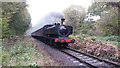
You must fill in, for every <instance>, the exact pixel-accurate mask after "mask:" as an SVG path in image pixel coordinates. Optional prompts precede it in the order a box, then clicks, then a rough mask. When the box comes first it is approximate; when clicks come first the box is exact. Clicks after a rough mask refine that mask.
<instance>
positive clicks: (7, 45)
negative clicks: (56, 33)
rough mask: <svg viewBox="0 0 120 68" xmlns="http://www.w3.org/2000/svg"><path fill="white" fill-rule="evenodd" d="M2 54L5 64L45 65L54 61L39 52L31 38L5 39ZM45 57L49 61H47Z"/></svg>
mask: <svg viewBox="0 0 120 68" xmlns="http://www.w3.org/2000/svg"><path fill="white" fill-rule="evenodd" d="M0 56H1V57H2V65H3V66H44V65H45V64H50V62H51V61H52V60H51V59H49V58H46V57H44V54H42V53H41V52H38V50H36V49H35V47H33V43H32V42H31V41H30V40H29V39H20V40H18V41H16V42H13V41H9V40H4V41H3V46H2V54H0ZM45 59H46V60H48V61H47V62H45Z"/></svg>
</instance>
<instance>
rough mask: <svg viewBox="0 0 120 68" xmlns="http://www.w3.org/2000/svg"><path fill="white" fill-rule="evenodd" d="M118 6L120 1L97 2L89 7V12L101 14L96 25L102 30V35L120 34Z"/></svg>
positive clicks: (92, 14) (94, 14)
mask: <svg viewBox="0 0 120 68" xmlns="http://www.w3.org/2000/svg"><path fill="white" fill-rule="evenodd" d="M118 8H119V3H111V2H108V3H106V2H98V3H97V2H95V3H93V4H92V6H90V7H89V10H88V14H90V15H91V16H96V15H98V16H100V19H99V20H98V21H97V22H96V24H95V25H94V26H96V29H99V30H100V31H101V32H100V33H101V34H102V35H118V34H119V33H120V31H119V30H120V28H119V26H118V24H119V22H118V21H119V17H118V16H119V14H118V10H119V9H118ZM96 31H97V30H96Z"/></svg>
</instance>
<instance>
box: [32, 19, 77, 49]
mask: <svg viewBox="0 0 120 68" xmlns="http://www.w3.org/2000/svg"><path fill="white" fill-rule="evenodd" d="M64 21H65V19H64V18H62V19H61V24H60V23H55V24H53V25H45V26H43V28H41V29H39V30H37V31H35V32H33V33H32V34H31V36H32V37H34V38H36V39H39V40H40V41H42V42H44V43H46V44H49V45H52V46H63V47H66V46H69V45H68V44H69V43H74V42H75V40H74V39H71V38H69V37H68V36H69V35H70V34H72V33H73V27H72V26H68V25H63V22H64Z"/></svg>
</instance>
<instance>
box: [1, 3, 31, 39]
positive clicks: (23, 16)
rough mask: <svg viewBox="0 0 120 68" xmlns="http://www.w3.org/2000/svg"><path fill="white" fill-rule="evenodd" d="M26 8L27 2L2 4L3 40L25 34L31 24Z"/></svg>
mask: <svg viewBox="0 0 120 68" xmlns="http://www.w3.org/2000/svg"><path fill="white" fill-rule="evenodd" d="M26 7H27V4H26V3H25V2H2V7H1V8H2V9H1V10H0V14H2V17H1V18H0V19H1V22H2V23H0V25H1V26H2V27H1V28H2V38H9V37H10V36H12V35H21V34H23V33H24V32H25V30H26V29H27V28H28V25H29V23H30V15H29V13H28V11H27V9H26Z"/></svg>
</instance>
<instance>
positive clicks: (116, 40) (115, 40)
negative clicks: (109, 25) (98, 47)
mask: <svg viewBox="0 0 120 68" xmlns="http://www.w3.org/2000/svg"><path fill="white" fill-rule="evenodd" d="M69 37H71V38H74V37H77V38H75V39H79V40H80V41H81V42H82V41H84V40H93V41H95V42H98V43H99V42H110V43H112V44H114V45H116V46H117V47H118V48H120V36H90V35H86V34H79V35H75V36H74V35H70V36H69Z"/></svg>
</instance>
